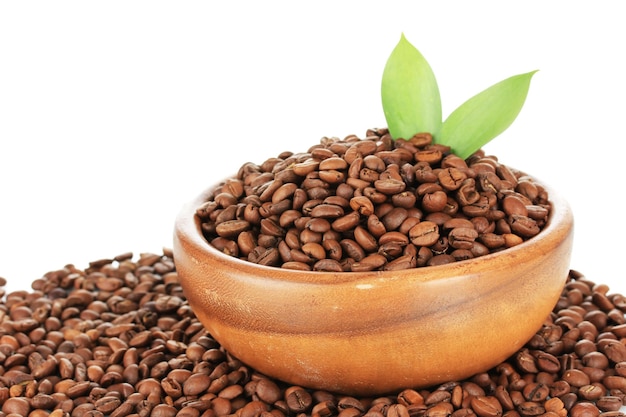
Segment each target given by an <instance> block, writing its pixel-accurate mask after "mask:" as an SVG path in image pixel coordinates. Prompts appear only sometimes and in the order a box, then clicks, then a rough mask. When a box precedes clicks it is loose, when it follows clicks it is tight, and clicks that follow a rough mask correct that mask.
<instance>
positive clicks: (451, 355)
mask: <svg viewBox="0 0 626 417" xmlns="http://www.w3.org/2000/svg"><path fill="white" fill-rule="evenodd" d="M546 189H547V190H548V192H549V195H550V201H551V204H552V210H551V214H550V219H549V222H548V224H547V225H546V227H545V228H544V229H543V230H542V231H541V233H540V234H539V235H537V236H535V237H533V238H532V239H530V240H528V241H526V242H524V243H522V244H520V245H518V246H515V247H513V248H509V249H507V250H505V251H502V252H498V253H493V254H489V255H486V256H482V257H479V258H475V259H471V260H466V261H461V262H455V263H451V264H447V265H441V266H431V267H423V268H415V269H410V270H403V271H399V272H364V273H358V272H349V273H348V272H346V273H329V272H302V271H294V270H285V269H280V268H275V267H264V266H259V265H256V264H253V263H250V262H247V261H242V260H239V259H237V258H234V257H230V256H227V255H224V254H223V253H221V252H219V251H218V250H216V249H214V248H213V247H212V246H211V245H209V244H208V243H207V242H206V240H205V239H204V237H203V236H202V233H201V231H200V224H199V221H198V219H197V218H196V217H195V216H194V212H195V210H196V208H197V207H199V206H200V205H201V204H202V203H203V202H204V201H206V199H207V196H208V193H209V191H205V192H204V193H203V194H201V195H199V196H198V197H197V198H196V199H195V200H193V201H191V202H190V203H189V204H187V205H186V206H185V207H184V208H183V209H182V211H181V212H180V214H179V216H178V218H177V220H176V224H175V233H174V246H173V249H174V259H175V263H176V268H177V270H178V274H179V278H180V282H181V284H182V287H183V290H184V293H185V295H186V297H187V298H188V300H189V304H190V305H191V307H192V309H193V311H194V312H195V314H196V315H197V317H198V318H199V320H200V321H201V322H202V323H203V324H204V326H205V327H206V328H207V329H208V331H209V332H210V333H211V335H212V336H213V337H214V338H215V339H216V340H217V341H218V342H219V343H220V344H221V345H222V346H223V347H224V348H225V349H227V350H228V351H229V352H230V353H231V354H233V355H234V356H235V357H237V358H238V359H240V360H241V361H242V362H244V363H246V364H247V365H249V366H251V367H253V368H255V369H256V370H258V371H259V372H261V373H263V374H266V375H268V376H271V377H274V378H277V379H279V380H282V381H285V382H287V383H290V384H294V385H301V386H304V387H308V388H312V389H323V390H329V391H333V392H337V393H344V394H349V395H377V394H385V393H390V392H395V391H398V390H401V389H404V388H419V387H427V386H432V385H435V384H439V383H443V382H447V381H452V380H459V379H464V378H467V377H470V376H472V375H473V374H475V373H479V372H483V371H486V370H488V369H489V368H491V367H493V366H496V365H497V364H499V363H501V362H502V361H504V360H505V359H507V358H508V357H509V356H510V355H512V354H513V353H515V352H516V351H517V350H519V349H520V348H521V347H522V346H523V345H524V344H525V343H526V342H527V341H528V340H529V339H530V338H531V337H532V336H533V335H534V334H535V332H536V331H537V330H538V329H539V328H540V327H541V325H542V324H543V322H544V321H545V319H546V318H547V317H548V315H549V313H550V311H551V310H552V309H553V307H554V306H555V304H556V302H557V300H558V298H559V295H560V293H561V291H562V288H563V286H564V284H565V280H566V277H567V275H568V271H569V262H570V254H571V249H572V240H573V215H572V212H571V209H570V207H569V205H568V204H567V202H566V201H565V200H564V199H562V198H561V197H560V196H559V195H558V194H557V193H556V192H555V191H554V190H551V189H549V188H546Z"/></svg>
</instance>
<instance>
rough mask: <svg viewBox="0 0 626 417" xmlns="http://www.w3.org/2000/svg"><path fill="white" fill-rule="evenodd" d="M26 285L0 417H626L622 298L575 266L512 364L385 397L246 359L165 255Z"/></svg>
mask: <svg viewBox="0 0 626 417" xmlns="http://www.w3.org/2000/svg"><path fill="white" fill-rule="evenodd" d="M2 282H3V281H2V280H0V283H2ZM32 288H33V291H31V292H28V291H16V292H13V293H10V294H7V295H6V299H5V300H4V301H3V302H2V303H0V417H4V416H7V417H9V416H11V417H14V416H29V417H40V416H53V417H70V416H71V417H97V416H111V417H123V416H133V417H136V416H155V417H165V416H171V417H174V416H191V417H200V416H202V417H218V416H233V417H288V416H294V417H305V416H314V417H332V416H339V417H361V416H366V417H421V416H424V417H435V416H454V417H459V416H479V417H499V416H503V417H504V416H506V417H533V416H546V417H557V416H560V417H565V416H568V415H569V416H572V417H586V416H605V417H609V416H622V415H624V414H623V413H622V412H621V411H620V410H621V409H622V406H623V404H624V399H625V398H626V319H625V316H624V312H625V311H626V297H625V296H623V295H620V294H611V293H609V288H608V287H607V286H606V285H603V284H595V283H593V282H591V281H589V280H587V279H586V278H585V277H584V276H583V275H582V274H580V273H578V272H576V271H570V274H569V277H568V280H567V283H566V285H565V288H564V290H563V293H562V295H561V297H560V299H559V301H558V303H557V304H556V306H555V308H554V310H553V312H552V313H551V314H550V316H549V317H547V318H546V321H545V323H544V325H543V326H542V328H541V329H540V330H539V331H538V332H537V333H536V334H535V335H534V337H533V338H532V339H531V340H530V341H528V343H527V344H526V345H525V346H524V347H523V348H522V349H520V350H519V351H518V352H517V353H515V354H514V355H512V356H511V358H509V359H508V360H507V361H505V362H503V363H501V364H499V365H498V366H496V367H494V368H493V369H490V370H488V371H486V372H483V373H480V374H477V375H475V376H473V377H471V378H468V379H466V380H463V381H450V382H447V383H444V384H441V385H439V386H436V387H431V388H429V389H415V388H413V387H407V388H406V389H405V390H402V391H401V392H397V393H390V394H389V395H387V396H380V397H377V398H357V397H352V396H349V395H343V394H336V393H331V392H326V391H315V390H309V389H306V388H305V387H299V386H290V385H288V384H285V383H283V382H280V381H276V380H273V379H271V378H268V377H266V376H264V375H262V374H260V373H258V372H256V371H255V370H254V369H252V368H250V367H248V366H246V365H245V364H243V363H241V362H240V361H238V360H237V359H236V358H234V357H233V356H231V355H230V354H229V353H228V352H227V351H225V350H224V349H223V348H222V347H221V346H220V345H219V344H218V343H217V342H216V341H215V340H214V339H213V338H212V337H211V335H210V334H208V333H207V332H206V330H205V329H204V328H203V326H202V324H201V323H200V322H199V321H198V320H197V319H196V317H195V315H194V314H193V312H192V311H191V309H190V307H189V305H188V304H187V301H186V299H185V297H184V294H183V293H182V290H181V287H180V285H179V283H178V279H177V274H176V270H175V265H174V262H173V259H172V254H171V251H169V250H165V251H164V253H163V254H161V255H157V254H142V255H141V256H139V258H138V259H137V260H133V256H132V254H130V253H127V254H123V255H120V256H117V257H114V258H112V259H102V260H98V261H95V262H92V263H91V264H90V265H89V267H88V268H86V269H85V270H81V269H78V268H76V267H75V266H73V265H67V266H65V267H64V268H62V269H60V270H56V271H51V272H49V273H47V274H45V275H44V276H43V278H41V279H38V280H36V281H34V282H33V284H32ZM459 337H462V335H459ZM418 348H419V347H416V349H418Z"/></svg>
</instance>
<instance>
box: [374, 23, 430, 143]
mask: <svg viewBox="0 0 626 417" xmlns="http://www.w3.org/2000/svg"><path fill="white" fill-rule="evenodd" d="M381 96H382V103H383V111H384V112H385V118H386V120H387V127H388V128H389V133H390V134H391V137H393V138H394V139H399V138H403V139H410V138H411V137H412V136H413V135H415V134H416V133H420V132H429V133H433V134H434V133H435V132H437V131H439V128H440V127H441V98H440V97H439V87H438V86H437V80H436V79H435V74H433V71H432V69H431V68H430V65H428V62H427V61H426V59H425V58H424V57H423V56H422V54H421V53H420V52H419V51H418V50H417V49H416V48H415V47H414V46H413V45H411V43H410V42H409V41H407V40H406V38H405V37H404V34H403V35H402V36H401V37H400V41H399V42H398V44H397V45H396V47H395V48H394V50H393V51H392V52H391V55H390V56H389V59H388V60H387V64H386V65H385V69H384V71H383V80H382V85H381Z"/></svg>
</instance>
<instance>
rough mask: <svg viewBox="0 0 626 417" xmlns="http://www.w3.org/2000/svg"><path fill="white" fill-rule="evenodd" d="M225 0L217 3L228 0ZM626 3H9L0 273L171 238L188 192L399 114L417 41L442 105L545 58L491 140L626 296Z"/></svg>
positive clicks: (4, 13) (596, 275)
mask: <svg viewBox="0 0 626 417" xmlns="http://www.w3.org/2000/svg"><path fill="white" fill-rule="evenodd" d="M218 4H219V5H218ZM622 9H623V6H622V3H621V2H618V1H613V2H611V1H603V2H577V1H550V2H546V1H532V0H531V1H529V0H526V1H523V2H522V1H519V2H502V1H493V2H488V1H472V2H469V1H441V2H435V1H432V2H422V1H412V2H408V1H407V2H394V1H385V2H378V3H375V4H374V3H373V2H372V3H369V2H362V1H358V2H357V1H316V2H287V1H284V2H276V1H263V2H253V1H249V2H235V1H233V2H211V1H205V2H194V1H186V2H174V1H172V2H162V1H150V2H142V1H123V2H118V1H107V2H86V1H80V2H68V1H55V2H37V1H35V2H2V3H0V276H3V277H5V278H6V279H7V280H8V281H9V284H8V290H9V291H11V290H15V289H29V287H30V282H31V281H32V280H33V279H35V278H38V277H40V276H41V275H42V274H43V273H45V272H47V271H49V270H52V269H58V268H61V267H63V266H64V265H65V264H67V263H74V264H75V265H77V266H79V267H86V266H87V264H88V262H89V261H92V260H96V259H100V258H107V257H113V256H115V255H117V254H120V253H123V252H126V251H132V252H134V253H136V254H138V253H140V252H160V251H161V249H162V248H163V247H171V241H172V228H173V224H174V219H175V217H176V215H177V213H178V211H179V209H180V207H181V206H182V204H184V203H185V202H186V201H187V200H189V199H191V198H193V197H194V196H195V195H196V194H198V193H199V192H200V191H201V190H202V189H204V188H205V187H207V186H208V185H210V184H212V183H214V182H215V181H217V180H218V179H221V178H222V177H223V176H225V175H228V174H230V173H233V172H235V171H236V169H237V168H239V166H240V165H241V164H242V163H243V162H246V161H253V162H259V163H260V162H262V161H263V160H265V159H266V158H268V157H271V156H275V155H276V154H278V153H279V152H281V151H284V150H291V151H303V150H306V149H307V148H308V147H309V146H310V145H312V144H314V143H317V142H318V141H319V139H320V138H321V137H322V136H325V135H327V136H340V137H343V136H345V135H347V134H350V133H356V134H358V135H363V134H364V133H365V130H366V129H367V128H369V127H378V126H384V125H386V123H385V120H384V116H383V112H382V108H381V104H380V79H381V75H382V70H383V67H384V64H385V62H386V60H387V57H388V56H389V53H390V52H391V50H392V49H393V47H394V46H395V44H396V42H397V41H398V39H399V37H400V34H401V33H402V32H404V33H405V35H406V37H407V38H408V39H409V41H411V42H412V43H413V44H414V45H415V46H416V47H417V48H418V49H420V51H421V52H422V53H423V55H424V56H425V57H426V58H427V60H428V61H429V62H430V64H431V66H432V67H433V69H434V71H435V74H436V76H437V78H438V82H439V86H440V90H441V96H442V101H443V107H444V109H443V111H444V117H445V116H447V115H448V114H449V113H450V112H451V111H452V110H453V109H454V108H455V107H456V106H457V105H459V104H460V103H461V102H463V101H464V100H466V99H467V98H469V97H470V96H472V95H473V94H475V93H477V92H479V91H481V90H482V89H484V88H486V87H488V86H489V85H491V84H493V83H495V82H497V81H500V80H501V79H504V78H506V77H508V76H511V75H514V74H518V73H522V72H527V71H531V70H534V69H539V70H540V71H539V72H538V73H537V74H536V75H535V76H534V78H533V81H532V83H531V88H530V93H529V96H528V99H527V101H526V104H525V107H524V109H523V110H522V112H521V114H520V116H519V118H518V119H517V121H516V122H515V123H514V124H513V125H512V127H511V128H510V129H509V130H507V131H506V132H505V133H504V134H503V135H501V136H500V137H498V138H496V139H495V140H494V141H493V142H492V143H491V144H489V145H488V146H487V147H486V148H485V149H486V150H487V152H488V153H491V154H494V155H497V156H498V157H499V159H500V161H501V162H503V163H505V164H507V165H510V166H513V167H516V168H520V169H523V170H524V171H526V172H528V173H530V174H533V175H535V176H537V177H539V178H540V179H542V180H543V181H544V182H546V183H548V184H549V185H551V186H552V187H554V188H556V189H558V190H559V191H560V193H562V194H563V195H564V196H565V197H566V198H567V199H568V200H569V202H570V204H571V206H572V208H573V210H574V215H575V219H576V234H575V243H574V253H573V258H572V261H571V265H572V268H574V269H577V270H579V271H581V272H583V273H585V274H586V275H587V276H588V278H589V279H592V280H594V281H596V282H599V283H606V284H609V285H610V287H611V289H612V290H613V291H614V292H618V291H619V292H626V277H625V273H624V271H623V268H624V266H623V262H622V261H623V259H624V249H623V239H624V236H626V226H625V225H626V220H625V219H624V211H623V201H624V198H623V193H624V181H625V176H624V175H623V172H624V169H625V167H624V162H623V161H624V156H623V155H622V154H621V152H622V149H623V143H624V140H625V139H626V138H625V136H626V134H625V132H624V128H623V120H624V117H625V110H626V106H625V104H624V97H626V81H625V77H624V74H626V64H625V63H624V62H625V61H626V60H625V59H624V41H625V40H626V25H625V24H624V13H623V12H622Z"/></svg>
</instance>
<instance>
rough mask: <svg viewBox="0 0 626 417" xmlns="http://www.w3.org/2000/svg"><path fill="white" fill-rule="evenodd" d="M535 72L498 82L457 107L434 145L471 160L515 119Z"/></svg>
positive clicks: (445, 122)
mask: <svg viewBox="0 0 626 417" xmlns="http://www.w3.org/2000/svg"><path fill="white" fill-rule="evenodd" d="M535 72H537V71H531V72H527V73H525V74H519V75H514V76H512V77H510V78H507V79H505V80H503V81H500V82H499V83H497V84H494V85H492V86H491V87H489V88H487V89H486V90H484V91H482V92H480V93H478V94H476V95H475V96H474V97H472V98H470V99H469V100H467V101H466V102H465V103H463V104H461V105H460V106H459V107H458V108H457V109H456V110H455V111H453V112H452V113H451V114H450V116H448V118H447V119H446V120H445V121H444V122H443V125H442V127H441V131H439V133H438V135H437V137H435V141H436V142H437V143H441V144H445V145H447V146H450V147H451V148H452V152H454V153H455V154H456V155H458V156H460V157H461V158H463V159H465V158H467V157H469V156H471V155H472V154H473V153H474V152H476V151H477V150H479V149H480V148H481V147H482V146H484V145H485V144H486V143H487V142H489V141H490V140H491V139H493V138H495V137H496V136H498V135H499V134H500V133H502V132H504V131H505V130H506V129H507V128H508V127H509V126H510V125H511V123H513V121H514V120H515V119H516V118H517V115H518V114H519V112H520V110H521V109H522V106H523V105H524V101H525V100H526V96H527V95H528V88H529V86H530V79H531V78H532V76H533V74H535Z"/></svg>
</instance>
